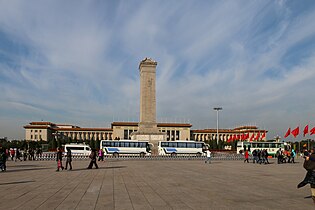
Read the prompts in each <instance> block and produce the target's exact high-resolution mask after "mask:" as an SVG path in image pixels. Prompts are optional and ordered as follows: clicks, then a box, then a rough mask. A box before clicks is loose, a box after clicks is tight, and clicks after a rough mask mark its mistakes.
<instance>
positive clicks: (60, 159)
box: [56, 148, 64, 171]
mask: <svg viewBox="0 0 315 210" xmlns="http://www.w3.org/2000/svg"><path fill="white" fill-rule="evenodd" d="M57 150H58V151H57V155H56V156H57V158H56V161H57V170H56V171H59V169H60V168H61V170H63V169H64V167H63V166H62V151H61V148H58V149H57Z"/></svg>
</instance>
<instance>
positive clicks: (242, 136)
mask: <svg viewBox="0 0 315 210" xmlns="http://www.w3.org/2000/svg"><path fill="white" fill-rule="evenodd" d="M241 140H242V141H244V140H245V135H244V133H242V135H241Z"/></svg>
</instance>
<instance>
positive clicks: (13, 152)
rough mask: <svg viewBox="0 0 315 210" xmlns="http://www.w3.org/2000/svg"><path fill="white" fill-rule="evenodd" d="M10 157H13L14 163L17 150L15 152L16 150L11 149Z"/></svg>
mask: <svg viewBox="0 0 315 210" xmlns="http://www.w3.org/2000/svg"><path fill="white" fill-rule="evenodd" d="M10 155H11V161H13V160H14V156H15V150H14V148H11V149H10Z"/></svg>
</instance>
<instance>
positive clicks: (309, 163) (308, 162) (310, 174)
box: [297, 148, 315, 204]
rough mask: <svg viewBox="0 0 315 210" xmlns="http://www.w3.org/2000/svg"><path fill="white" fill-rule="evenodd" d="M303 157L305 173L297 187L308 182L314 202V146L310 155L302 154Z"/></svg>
mask: <svg viewBox="0 0 315 210" xmlns="http://www.w3.org/2000/svg"><path fill="white" fill-rule="evenodd" d="M304 158H305V160H304V164H303V167H304V168H305V169H306V171H307V173H306V175H305V178H304V180H303V181H302V182H300V183H299V184H298V186H297V188H301V187H304V186H305V185H307V184H310V185H311V194H312V199H313V202H314V204H315V148H313V149H312V150H311V154H310V155H308V156H304Z"/></svg>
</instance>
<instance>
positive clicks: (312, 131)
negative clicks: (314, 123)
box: [310, 127, 315, 135]
mask: <svg viewBox="0 0 315 210" xmlns="http://www.w3.org/2000/svg"><path fill="white" fill-rule="evenodd" d="M313 134H315V127H314V128H312V129H311V130H310V135H313Z"/></svg>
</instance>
